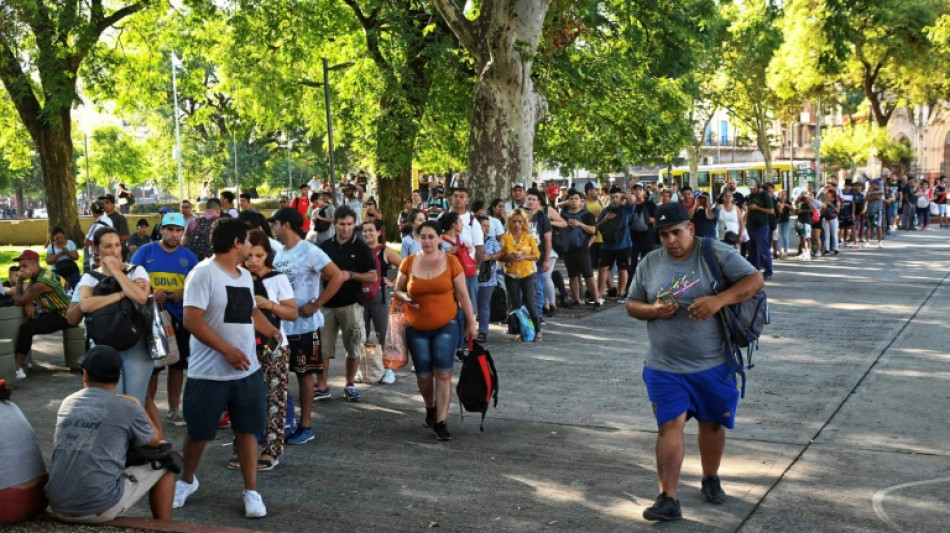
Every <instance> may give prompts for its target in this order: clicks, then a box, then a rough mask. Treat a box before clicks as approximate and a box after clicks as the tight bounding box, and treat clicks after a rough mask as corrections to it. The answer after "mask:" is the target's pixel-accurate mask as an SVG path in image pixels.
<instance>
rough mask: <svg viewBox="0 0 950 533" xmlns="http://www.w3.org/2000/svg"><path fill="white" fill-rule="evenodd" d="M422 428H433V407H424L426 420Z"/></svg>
mask: <svg viewBox="0 0 950 533" xmlns="http://www.w3.org/2000/svg"><path fill="white" fill-rule="evenodd" d="M422 427H425V428H429V429H432V428H434V427H435V407H426V419H425V421H424V422H423V423H422Z"/></svg>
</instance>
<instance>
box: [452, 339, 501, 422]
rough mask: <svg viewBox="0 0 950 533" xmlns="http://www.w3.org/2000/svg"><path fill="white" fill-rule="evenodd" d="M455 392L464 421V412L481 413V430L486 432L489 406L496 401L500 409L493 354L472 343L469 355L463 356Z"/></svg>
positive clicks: (495, 403) (496, 405)
mask: <svg viewBox="0 0 950 533" xmlns="http://www.w3.org/2000/svg"><path fill="white" fill-rule="evenodd" d="M455 392H456V394H458V397H459V412H460V413H461V416H462V419H463V420H464V419H465V413H464V411H468V412H470V413H481V414H482V421H481V425H480V426H479V429H480V430H482V431H485V414H486V413H487V412H488V407H489V405H490V404H491V403H492V402H493V401H494V405H495V407H498V372H497V371H496V370H495V361H493V360H492V358H491V354H490V353H489V352H488V350H486V349H485V348H484V347H483V346H482V345H481V344H478V343H477V342H472V343H471V344H470V345H469V350H468V354H464V353H463V355H462V371H461V372H459V381H458V385H456V386H455Z"/></svg>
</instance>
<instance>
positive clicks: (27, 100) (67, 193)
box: [0, 0, 149, 239]
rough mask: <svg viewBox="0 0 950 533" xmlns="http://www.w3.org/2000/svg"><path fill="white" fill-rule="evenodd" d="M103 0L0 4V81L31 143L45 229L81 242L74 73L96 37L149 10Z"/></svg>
mask: <svg viewBox="0 0 950 533" xmlns="http://www.w3.org/2000/svg"><path fill="white" fill-rule="evenodd" d="M148 4H149V1H148V0H140V1H137V2H128V3H125V4H122V5H120V6H119V7H118V8H115V9H110V8H108V7H106V6H105V5H103V1H102V0H88V1H86V0H7V1H6V2H4V3H3V4H0V80H2V81H3V85H4V87H5V88H6V90H7V92H8V93H9V95H10V99H11V101H12V102H13V105H14V107H16V110H17V114H18V115H19V117H20V120H21V121H22V122H23V125H24V126H25V127H26V129H27V131H28V132H29V133H30V137H31V139H32V140H33V143H34V145H35V146H36V151H37V153H38V154H39V159H40V164H41V167H42V170H43V177H44V182H45V188H46V201H47V205H48V212H49V219H50V225H52V226H61V227H63V228H64V229H66V231H67V232H68V233H69V234H70V237H71V238H73V239H80V238H81V237H82V232H81V230H80V228H79V214H78V211H77V206H76V182H75V176H74V174H73V145H72V135H71V130H72V118H71V111H72V106H73V105H74V104H75V103H77V102H78V100H79V99H78V95H77V90H76V82H77V79H78V73H79V68H80V66H81V65H82V64H83V62H84V61H85V60H86V59H87V58H88V57H89V56H90V55H91V54H93V53H94V51H95V48H96V46H97V44H98V43H99V40H100V38H101V37H102V35H103V33H104V32H106V31H107V30H109V29H110V28H112V27H113V26H115V25H116V24H117V23H119V22H120V21H121V20H123V19H125V18H126V17H129V16H131V15H132V14H134V13H136V12H138V11H141V10H142V9H144V8H145V7H146V6H148Z"/></svg>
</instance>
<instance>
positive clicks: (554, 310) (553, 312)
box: [548, 307, 557, 316]
mask: <svg viewBox="0 0 950 533" xmlns="http://www.w3.org/2000/svg"><path fill="white" fill-rule="evenodd" d="M548 316H557V307H552V308H551V309H550V310H548Z"/></svg>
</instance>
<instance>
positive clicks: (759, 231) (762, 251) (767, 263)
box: [747, 226, 772, 276]
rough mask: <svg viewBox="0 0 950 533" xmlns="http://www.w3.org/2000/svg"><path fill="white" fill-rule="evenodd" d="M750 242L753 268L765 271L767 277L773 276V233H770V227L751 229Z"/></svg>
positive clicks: (750, 258) (750, 259)
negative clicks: (771, 244)
mask: <svg viewBox="0 0 950 533" xmlns="http://www.w3.org/2000/svg"><path fill="white" fill-rule="evenodd" d="M748 232H749V240H748V244H747V246H748V250H749V262H750V263H752V266H754V267H755V268H756V270H759V269H765V275H766V276H771V275H772V251H771V246H770V243H771V240H772V239H771V233H772V232H771V231H769V227H768V226H762V227H761V228H756V229H750V230H748Z"/></svg>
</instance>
